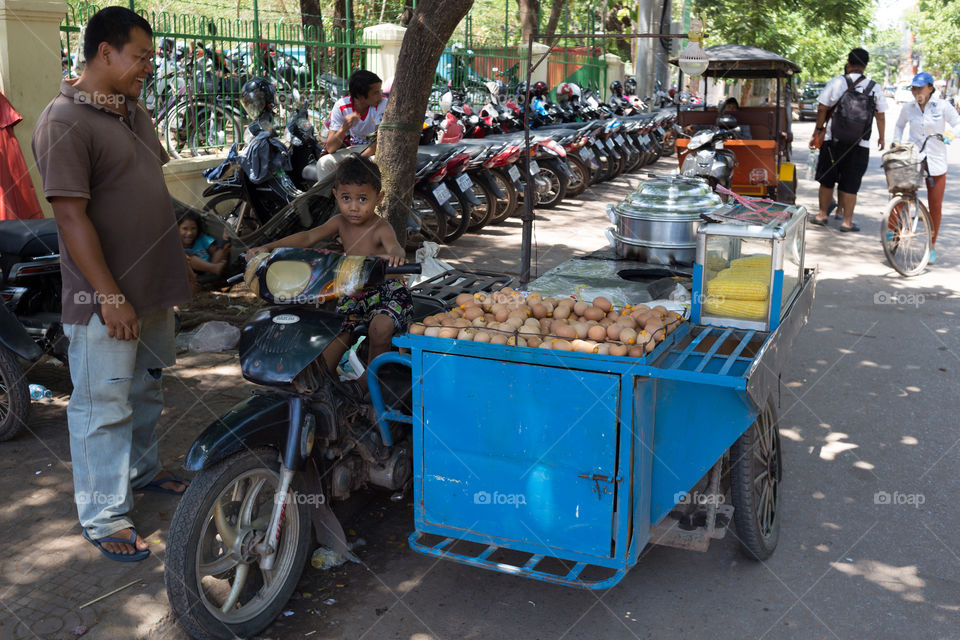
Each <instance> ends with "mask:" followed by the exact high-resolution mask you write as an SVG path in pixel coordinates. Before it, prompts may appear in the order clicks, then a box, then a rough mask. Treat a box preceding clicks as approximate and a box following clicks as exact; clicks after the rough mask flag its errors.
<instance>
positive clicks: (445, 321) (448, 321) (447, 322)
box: [440, 316, 460, 327]
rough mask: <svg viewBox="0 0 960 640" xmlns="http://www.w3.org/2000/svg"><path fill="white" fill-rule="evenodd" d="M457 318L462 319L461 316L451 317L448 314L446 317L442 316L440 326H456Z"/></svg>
mask: <svg viewBox="0 0 960 640" xmlns="http://www.w3.org/2000/svg"><path fill="white" fill-rule="evenodd" d="M457 320H460V318H453V317H451V316H447V317H446V318H441V319H440V326H441V327H455V326H457V324H456V323H457Z"/></svg>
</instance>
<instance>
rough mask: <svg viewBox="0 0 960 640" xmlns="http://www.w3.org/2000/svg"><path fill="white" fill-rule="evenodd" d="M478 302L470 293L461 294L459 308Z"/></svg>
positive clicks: (458, 299)
mask: <svg viewBox="0 0 960 640" xmlns="http://www.w3.org/2000/svg"><path fill="white" fill-rule="evenodd" d="M476 302H477V300H476V298H474V297H473V294H470V293H461V294H460V295H458V296H457V306H458V307H465V306H467V305H468V304H476Z"/></svg>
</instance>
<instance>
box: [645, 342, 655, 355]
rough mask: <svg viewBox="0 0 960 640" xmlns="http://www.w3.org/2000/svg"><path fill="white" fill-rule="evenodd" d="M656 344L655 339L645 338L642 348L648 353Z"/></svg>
mask: <svg viewBox="0 0 960 640" xmlns="http://www.w3.org/2000/svg"><path fill="white" fill-rule="evenodd" d="M656 346H657V341H656V340H647V341H646V342H644V343H643V349H644V351H646V352H647V353H650V352H651V351H653V350H654V349H655V348H656Z"/></svg>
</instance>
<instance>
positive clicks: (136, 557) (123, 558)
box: [80, 527, 150, 562]
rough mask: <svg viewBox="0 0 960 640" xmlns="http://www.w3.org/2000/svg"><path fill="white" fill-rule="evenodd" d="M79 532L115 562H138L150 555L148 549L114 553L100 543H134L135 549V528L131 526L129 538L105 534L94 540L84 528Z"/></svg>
mask: <svg viewBox="0 0 960 640" xmlns="http://www.w3.org/2000/svg"><path fill="white" fill-rule="evenodd" d="M80 533H81V535H82V536H83V537H84V538H86V539H87V541H88V542H89V543H90V544H92V545H93V546H95V547H96V548H97V549H100V553H102V554H103V555H105V556H107V557H108V558H110V559H111V560H116V561H117V562H140V561H141V560H144V559H146V557H147V556H149V555H150V549H143V550H138V551H136V552H134V553H116V552H114V551H107V550H106V549H104V548H103V544H102V543H104V542H123V543H126V544H129V545H134V549H136V546H135V545H136V544H137V530H136V529H134V528H133V527H130V538H128V539H127V538H119V537H117V536H107V537H106V538H100V539H98V540H94V539H93V538H91V537H90V536H89V534H87V530H86V529H84V530H83V531H81V532H80Z"/></svg>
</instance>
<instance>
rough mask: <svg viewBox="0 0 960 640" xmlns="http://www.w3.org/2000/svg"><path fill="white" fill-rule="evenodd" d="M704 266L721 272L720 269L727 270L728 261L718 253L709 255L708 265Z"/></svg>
mask: <svg viewBox="0 0 960 640" xmlns="http://www.w3.org/2000/svg"><path fill="white" fill-rule="evenodd" d="M704 266H705V267H706V268H707V269H712V270H714V271H719V270H720V269H725V268H726V267H727V261H726V260H725V259H723V258H722V257H721V256H719V255H717V254H716V253H708V254H707V260H706V264H705V265H704Z"/></svg>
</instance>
